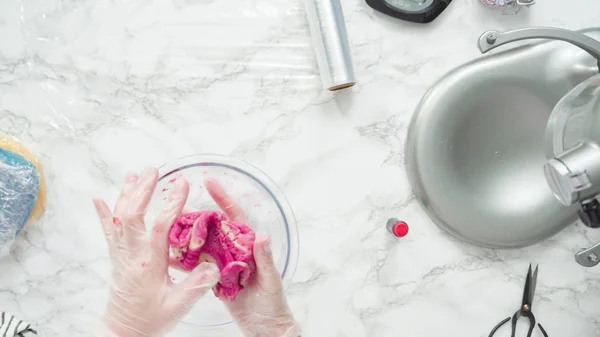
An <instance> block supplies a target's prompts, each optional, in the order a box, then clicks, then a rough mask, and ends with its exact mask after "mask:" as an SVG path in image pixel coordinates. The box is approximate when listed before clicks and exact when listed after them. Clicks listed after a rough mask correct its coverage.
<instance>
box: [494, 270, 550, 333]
mask: <svg viewBox="0 0 600 337" xmlns="http://www.w3.org/2000/svg"><path fill="white" fill-rule="evenodd" d="M537 274H538V266H535V271H534V272H533V276H532V275H531V264H530V265H529V271H528V272H527V278H526V279H525V289H524V290H523V302H522V303H521V308H519V310H517V312H515V314H514V315H513V316H512V321H511V318H510V317H508V318H506V319H504V320H502V321H501V322H500V323H498V325H496V326H495V327H494V328H493V329H492V332H490V334H489V336H488V337H492V336H493V335H494V333H496V330H498V328H500V327H501V326H502V325H504V323H506V322H508V321H511V326H512V333H511V335H510V336H511V337H515V333H516V331H517V321H518V320H519V318H521V317H527V318H529V330H528V331H527V337H531V333H532V332H533V329H534V328H535V316H533V313H532V312H531V304H532V302H533V296H534V294H535V285H536V283H537ZM538 327H539V328H540V330H541V331H542V334H543V335H544V337H548V334H547V333H546V330H544V328H543V327H542V325H541V324H539V323H538Z"/></svg>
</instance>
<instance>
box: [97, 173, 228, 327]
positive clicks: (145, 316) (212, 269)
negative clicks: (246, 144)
mask: <svg viewBox="0 0 600 337" xmlns="http://www.w3.org/2000/svg"><path fill="white" fill-rule="evenodd" d="M157 181H158V171H157V170H156V169H149V170H146V171H145V172H144V174H143V175H142V176H141V177H138V176H137V175H136V174H132V173H130V174H128V175H127V178H126V180H125V184H124V186H123V190H122V192H121V196H120V197H119V200H118V201H117V204H116V206H115V209H114V215H113V213H112V212H111V211H110V209H109V208H108V206H107V205H106V203H105V202H104V201H102V200H94V205H95V207H96V212H97V213H98V216H99V217H100V222H101V223H102V227H103V229H104V233H105V235H106V241H107V242H108V246H109V252H110V256H111V260H112V263H113V279H114V280H113V281H114V283H113V284H112V287H111V294H110V300H109V303H108V306H107V309H106V313H105V317H104V328H105V330H104V331H102V332H101V334H102V335H104V336H119V337H134V336H135V337H137V336H157V335H160V334H163V333H165V332H166V331H167V330H168V329H169V328H170V327H172V326H173V325H175V324H176V323H177V322H178V321H179V320H180V319H181V318H182V317H183V316H184V315H185V314H187V313H188V312H189V310H190V309H191V308H192V306H193V305H194V303H196V301H197V300H198V299H199V298H200V297H201V296H202V295H204V294H205V293H206V292H207V291H209V290H210V289H211V288H212V287H214V285H215V284H216V283H217V282H218V281H219V269H218V268H217V266H216V265H214V264H209V263H202V264H200V265H199V266H197V267H196V268H195V269H194V270H193V271H192V272H191V273H190V275H189V276H188V277H187V279H185V280H184V281H183V282H182V283H180V284H174V283H173V282H172V281H171V279H170V277H169V275H168V267H169V244H168V233H169V228H170V226H171V224H172V223H173V222H174V221H175V219H177V217H179V215H180V214H181V212H182V210H183V206H184V204H185V202H186V200H187V197H188V194H189V184H188V182H187V181H185V179H178V180H177V183H176V184H175V186H174V188H173V189H172V192H171V194H170V195H169V197H168V202H167V206H166V207H165V208H164V209H163V210H162V212H161V213H160V215H159V216H158V217H157V219H156V221H155V223H154V230H153V231H152V234H151V239H150V240H149V239H148V238H147V237H146V225H145V223H144V215H145V213H146V207H147V206H148V203H149V202H150V199H151V197H152V194H153V192H154V190H155V188H156V184H157Z"/></svg>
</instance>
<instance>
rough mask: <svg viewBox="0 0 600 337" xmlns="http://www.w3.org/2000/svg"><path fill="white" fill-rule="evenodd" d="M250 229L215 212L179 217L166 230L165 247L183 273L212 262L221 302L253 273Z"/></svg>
mask: <svg viewBox="0 0 600 337" xmlns="http://www.w3.org/2000/svg"><path fill="white" fill-rule="evenodd" d="M254 239H255V235H254V232H253V231H252V229H250V227H248V226H246V225H244V224H241V223H237V222H233V221H229V219H228V218H227V215H225V214H224V213H222V212H218V211H198V212H194V213H188V214H183V215H181V216H180V217H179V219H177V221H175V223H174V224H173V226H172V227H171V229H170V231H169V244H170V245H171V249H172V251H173V254H174V255H175V258H176V259H177V260H178V261H179V262H180V264H181V266H182V267H183V268H185V269H187V270H192V269H194V268H195V267H196V266H197V265H198V264H200V263H202V262H212V263H215V264H216V265H217V266H218V267H219V270H220V271H221V280H220V281H219V283H217V285H216V286H215V287H214V288H213V291H214V293H215V295H216V296H217V297H218V298H220V299H222V300H230V301H232V300H234V299H235V297H236V295H237V294H238V293H239V292H240V291H241V290H242V289H244V286H246V285H248V283H250V280H251V279H252V276H254V273H255V272H256V264H255V262H254V255H253V251H252V250H253V247H254Z"/></svg>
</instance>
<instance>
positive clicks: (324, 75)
mask: <svg viewBox="0 0 600 337" xmlns="http://www.w3.org/2000/svg"><path fill="white" fill-rule="evenodd" d="M304 3H305V8H306V17H307V19H308V25H309V27H310V33H311V36H312V43H313V47H314V50H315V54H316V57H317V64H318V65H319V71H320V73H321V82H322V84H323V88H324V89H327V90H329V91H336V90H340V89H345V88H349V87H352V86H353V85H355V84H356V78H355V76H354V66H353V65H352V57H351V55H350V46H349V44H348V35H347V33H346V24H345V22H344V13H343V12H342V5H341V4H340V1H339V0H304Z"/></svg>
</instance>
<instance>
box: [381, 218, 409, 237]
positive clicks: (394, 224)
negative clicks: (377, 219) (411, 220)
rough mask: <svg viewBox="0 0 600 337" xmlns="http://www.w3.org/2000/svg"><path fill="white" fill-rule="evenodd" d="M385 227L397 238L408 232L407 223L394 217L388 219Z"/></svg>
mask: <svg viewBox="0 0 600 337" xmlns="http://www.w3.org/2000/svg"><path fill="white" fill-rule="evenodd" d="M386 228H387V230H388V232H390V233H392V234H393V235H394V236H396V237H399V238H402V237H405V236H406V234H408V224H407V223H406V222H404V221H400V220H398V219H396V218H391V219H389V220H388V221H387V223H386Z"/></svg>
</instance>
